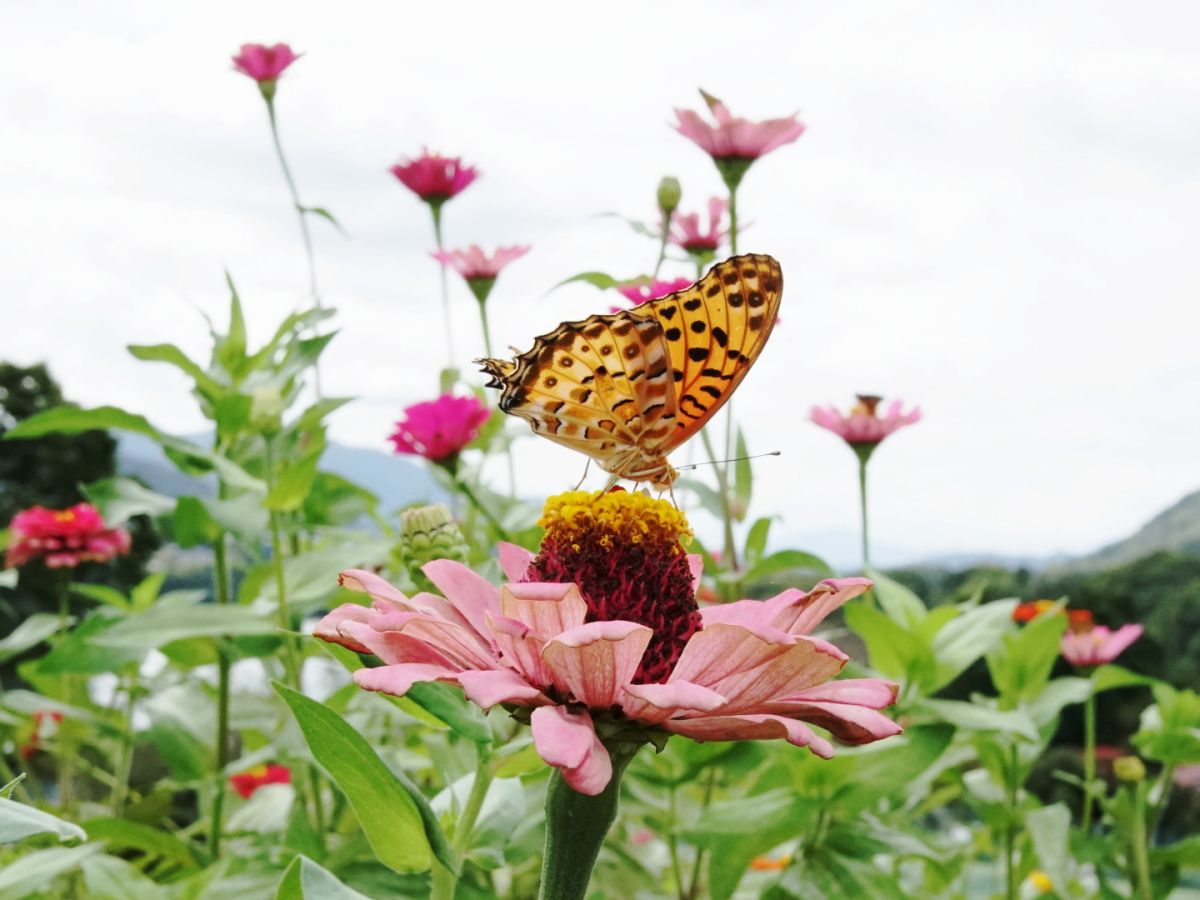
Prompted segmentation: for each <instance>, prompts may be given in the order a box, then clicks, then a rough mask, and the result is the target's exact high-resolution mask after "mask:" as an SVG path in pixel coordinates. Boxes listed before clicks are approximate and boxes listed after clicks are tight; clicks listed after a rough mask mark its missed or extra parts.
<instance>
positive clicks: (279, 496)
mask: <svg viewBox="0 0 1200 900" xmlns="http://www.w3.org/2000/svg"><path fill="white" fill-rule="evenodd" d="M321 444H322V446H323V445H324V440H322V441H321ZM320 461H321V454H320V452H319V451H318V452H317V453H311V454H306V455H305V456H304V457H303V458H301V459H300V460H298V461H296V462H294V463H292V464H291V465H288V466H287V467H285V468H284V470H283V472H281V473H280V475H279V478H278V479H276V481H275V484H274V486H273V487H272V488H271V492H270V493H269V494H267V499H266V500H265V501H263V503H264V505H265V506H266V507H267V509H270V510H274V511H275V512H292V511H293V510H296V509H299V508H300V505H301V504H302V503H304V498H305V497H307V496H308V492H309V491H310V490H311V489H312V485H313V481H314V480H315V479H316V477H317V464H318V463H319V462H320Z"/></svg>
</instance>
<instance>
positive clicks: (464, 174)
mask: <svg viewBox="0 0 1200 900" xmlns="http://www.w3.org/2000/svg"><path fill="white" fill-rule="evenodd" d="M390 171H391V173H392V174H393V175H395V176H396V177H397V178H398V179H400V183H401V184H403V185H404V186H405V187H406V188H408V189H409V190H410V191H412V192H413V193H414V194H416V195H417V196H418V197H420V198H421V199H422V200H424V201H425V202H426V203H430V204H434V205H439V206H440V205H441V204H442V203H445V202H446V201H447V200H449V199H450V198H451V197H453V196H454V195H455V194H458V193H460V192H461V191H463V190H465V189H466V188H467V187H468V185H470V184H471V182H472V181H474V180H475V179H476V177H477V176H478V175H479V171H478V170H477V169H476V168H475V167H474V166H464V165H463V164H462V159H461V158H460V157H457V156H456V157H454V158H453V159H451V158H450V157H447V156H439V155H438V154H436V153H432V154H431V153H430V152H429V150H428V149H422V151H421V155H420V156H419V157H417V158H416V159H410V160H401V161H400V162H399V163H397V164H396V165H394V166H392V168H391V169H390Z"/></svg>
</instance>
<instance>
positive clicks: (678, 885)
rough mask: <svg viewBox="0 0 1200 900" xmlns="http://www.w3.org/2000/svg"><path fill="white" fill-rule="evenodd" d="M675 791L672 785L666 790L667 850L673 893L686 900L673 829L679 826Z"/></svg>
mask: <svg viewBox="0 0 1200 900" xmlns="http://www.w3.org/2000/svg"><path fill="white" fill-rule="evenodd" d="M676 790H677V788H676V787H675V785H673V784H672V785H671V786H670V787H668V788H667V808H668V809H669V810H670V814H671V830H670V831H669V832H667V849H668V851H669V852H670V854H671V873H672V874H673V875H674V876H675V893H676V895H677V896H678V898H679V900H687V894H686V892H685V891H684V884H683V867H682V866H681V865H680V864H679V838H678V837H676V835H675V829H676V828H677V827H678V824H679V821H678V820H679V814H678V811H677V809H676V807H677V804H676V802H675V792H676Z"/></svg>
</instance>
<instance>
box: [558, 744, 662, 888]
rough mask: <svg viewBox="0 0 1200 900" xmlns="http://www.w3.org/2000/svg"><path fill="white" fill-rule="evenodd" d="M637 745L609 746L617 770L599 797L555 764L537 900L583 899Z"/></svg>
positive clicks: (612, 819) (613, 819) (615, 810)
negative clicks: (572, 781)
mask: <svg viewBox="0 0 1200 900" xmlns="http://www.w3.org/2000/svg"><path fill="white" fill-rule="evenodd" d="M637 750H638V745H636V744H614V745H613V746H611V747H609V748H608V752H609V755H610V756H611V757H612V765H613V773H612V779H611V780H610V781H609V782H608V786H607V787H606V788H605V789H604V790H603V791H601V792H600V793H599V794H597V795H596V796H594V797H589V796H588V795H586V794H580V793H578V792H577V791H575V790H574V789H573V788H572V787H571V786H570V785H569V784H567V782H566V781H565V780H564V779H563V777H562V773H560V772H559V770H558V769H555V770H554V771H553V772H552V773H551V774H550V784H549V785H548V786H547V788H546V848H545V853H544V854H543V856H542V884H541V888H540V889H539V891H538V900H584V898H585V897H586V896H587V887H588V882H589V881H590V880H591V877H592V868H593V867H594V866H595V865H596V857H597V856H598V855H599V854H600V847H601V845H603V843H604V838H605V835H607V834H608V829H609V828H610V827H611V826H612V823H613V822H614V821H616V818H617V802H618V799H619V797H620V793H621V776H622V774H624V772H625V767H626V766H627V765H629V761H630V760H631V759H633V757H634V754H636V753H637Z"/></svg>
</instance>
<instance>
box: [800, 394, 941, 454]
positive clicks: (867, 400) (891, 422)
mask: <svg viewBox="0 0 1200 900" xmlns="http://www.w3.org/2000/svg"><path fill="white" fill-rule="evenodd" d="M882 400H883V398H882V397H875V396H872V395H870V394H859V395H858V403H856V404H855V405H854V407H853V408H851V410H850V411H849V412H848V413H843V412H841V411H840V410H838V409H836V408H834V407H832V406H824V407H822V406H814V407H813V408H812V411H811V412H810V413H809V418H810V419H811V420H812V421H813V422H815V423H816V424H817V425H820V426H821V427H822V428H825V429H827V430H829V431H832V432H833V433H834V434H836V435H837V436H838V437H840V438H841V439H842V440H843V441H845V442H846V443H847V444H850V445H851V446H852V447H857V446H861V445H870V446H871V447H872V448H873V447H875V446H877V445H878V444H879V443H880V442H881V441H883V439H884V438H886V437H889V436H890V435H892V434H895V433H896V432H897V431H899V430H900V429H901V428H903V427H904V426H905V425H912V424H913V423H915V422H919V421H921V410H920V408H919V407H914V408H913V409H911V410H909V411H908V412H903V411H902V409H901V406H902V404H901V402H900V401H899V400H893V401H892V402H891V403H890V404H888V407H887V409H886V410H885V411H884V413H883V415H882V416H881V415H879V404H880V402H881V401H882Z"/></svg>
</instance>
